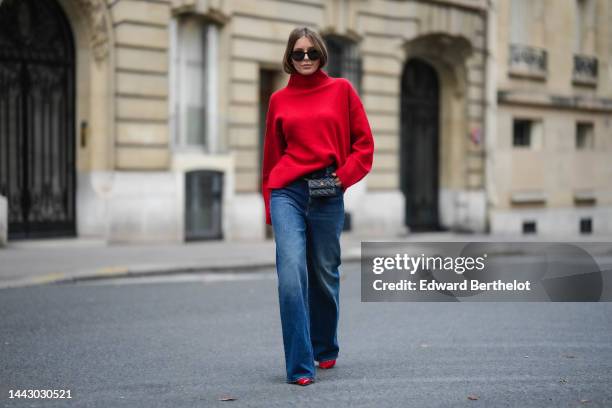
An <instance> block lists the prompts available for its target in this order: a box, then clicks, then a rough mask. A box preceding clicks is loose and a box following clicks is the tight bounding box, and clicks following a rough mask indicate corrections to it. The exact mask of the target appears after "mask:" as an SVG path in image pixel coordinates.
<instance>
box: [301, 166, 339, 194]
mask: <svg viewBox="0 0 612 408" xmlns="http://www.w3.org/2000/svg"><path fill="white" fill-rule="evenodd" d="M334 170H336V168H335V166H328V167H326V168H325V169H323V170H319V171H316V172H313V173H311V174H309V175H307V176H306V177H304V179H305V180H306V181H307V182H308V194H309V195H310V197H333V196H335V195H337V194H338V188H339V187H337V186H336V180H335V179H334V176H332V175H331V173H332V172H333V171H334Z"/></svg>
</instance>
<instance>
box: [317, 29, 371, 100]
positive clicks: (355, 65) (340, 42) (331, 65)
mask: <svg viewBox="0 0 612 408" xmlns="http://www.w3.org/2000/svg"><path fill="white" fill-rule="evenodd" d="M325 44H326V45H327V51H328V55H329V59H328V62H327V69H326V70H327V73H328V74H329V76H331V77H336V78H337V77H342V78H346V79H348V80H349V81H350V82H351V83H352V84H353V86H354V87H355V89H356V90H357V92H358V93H361V77H362V62H361V58H360V56H359V50H358V47H357V44H356V43H355V42H354V41H352V40H350V39H347V38H345V37H341V36H337V35H328V36H325Z"/></svg>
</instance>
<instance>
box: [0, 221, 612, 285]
mask: <svg viewBox="0 0 612 408" xmlns="http://www.w3.org/2000/svg"><path fill="white" fill-rule="evenodd" d="M527 240H529V241H549V242H551V241H568V242H578V241H597V242H611V241H612V237H609V236H605V237H604V236H577V237H564V239H559V237H542V236H520V235H513V236H493V235H484V234H458V233H451V232H435V233H414V234H410V235H408V236H405V237H389V238H386V239H385V238H380V237H377V238H370V237H364V236H356V235H354V234H352V233H344V234H343V235H342V240H341V245H342V262H343V263H345V262H354V261H359V260H360V255H361V242H362V241H396V242H403V241H406V242H444V241H465V242H477V241H480V242H491V241H498V242H512V241H527ZM274 266H275V243H274V240H271V239H270V240H261V241H233V242H232V241H199V242H189V243H176V244H138V245H136V244H128V245H109V244H106V243H105V242H104V241H101V240H92V239H83V238H76V239H52V240H33V241H16V242H9V244H8V246H7V247H5V248H0V289H2V288H9V287H20V286H31V285H39V284H45V283H52V282H73V281H79V280H87V279H104V278H116V277H134V276H150V275H159V274H172V273H202V272H219V271H226V272H247V271H251V270H258V269H262V268H270V267H274Z"/></svg>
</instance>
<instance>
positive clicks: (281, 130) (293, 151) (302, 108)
mask: <svg viewBox="0 0 612 408" xmlns="http://www.w3.org/2000/svg"><path fill="white" fill-rule="evenodd" d="M373 155H374V138H373V137H372V131H371V129H370V124H369V123H368V118H367V116H366V113H365V110H364V109H363V104H362V103H361V100H360V99H359V95H358V94H357V92H356V91H355V89H354V88H353V86H352V84H351V83H350V82H349V81H348V80H346V79H344V78H332V77H330V76H328V75H327V73H325V71H322V70H321V69H318V70H317V71H315V72H314V73H312V74H310V75H302V74H299V73H295V74H291V76H290V78H289V82H288V83H287V86H286V87H284V88H282V89H280V90H278V91H276V92H274V93H273V94H272V96H271V97H270V105H269V107H268V114H267V116H266V135H265V140H264V151H263V166H262V167H263V169H262V194H263V197H264V203H265V207H266V224H271V223H272V222H271V218H270V190H271V189H274V188H281V187H284V186H286V185H287V184H289V183H291V182H292V181H294V180H296V179H297V178H299V177H302V176H304V175H306V174H308V173H310V172H313V171H315V170H319V169H321V168H324V167H326V166H329V165H331V164H332V163H333V162H334V161H335V162H336V164H337V170H336V174H337V176H338V178H339V179H340V181H341V183H342V191H343V192H344V191H346V189H347V188H348V187H350V186H351V185H353V184H355V183H357V182H358V181H359V180H361V179H362V178H363V177H364V176H365V175H366V174H367V173H368V172H369V171H370V169H371V168H372V160H373Z"/></svg>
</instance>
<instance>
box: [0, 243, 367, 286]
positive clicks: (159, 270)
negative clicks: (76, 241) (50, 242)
mask: <svg viewBox="0 0 612 408" xmlns="http://www.w3.org/2000/svg"><path fill="white" fill-rule="evenodd" d="M349 252H350V251H349ZM360 259H361V256H360V255H359V254H355V253H349V254H347V255H343V256H342V262H343V263H349V262H359V261H360ZM275 265H276V262H275V261H260V262H253V261H249V262H238V263H236V262H233V263H228V262H224V263H219V264H217V265H210V264H207V265H201V264H183V265H144V264H141V265H132V266H125V267H123V266H117V267H110V268H98V269H94V270H83V271H75V272H70V273H62V272H58V273H50V274H46V275H41V276H36V277H31V278H27V279H23V280H16V281H7V282H0V290H1V289H8V288H22V287H30V286H38V285H51V284H67V283H77V282H85V281H94V280H104V279H118V278H136V277H150V276H168V275H178V274H202V273H228V272H231V273H249V272H255V271H259V270H261V269H268V268H274V267H275Z"/></svg>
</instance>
